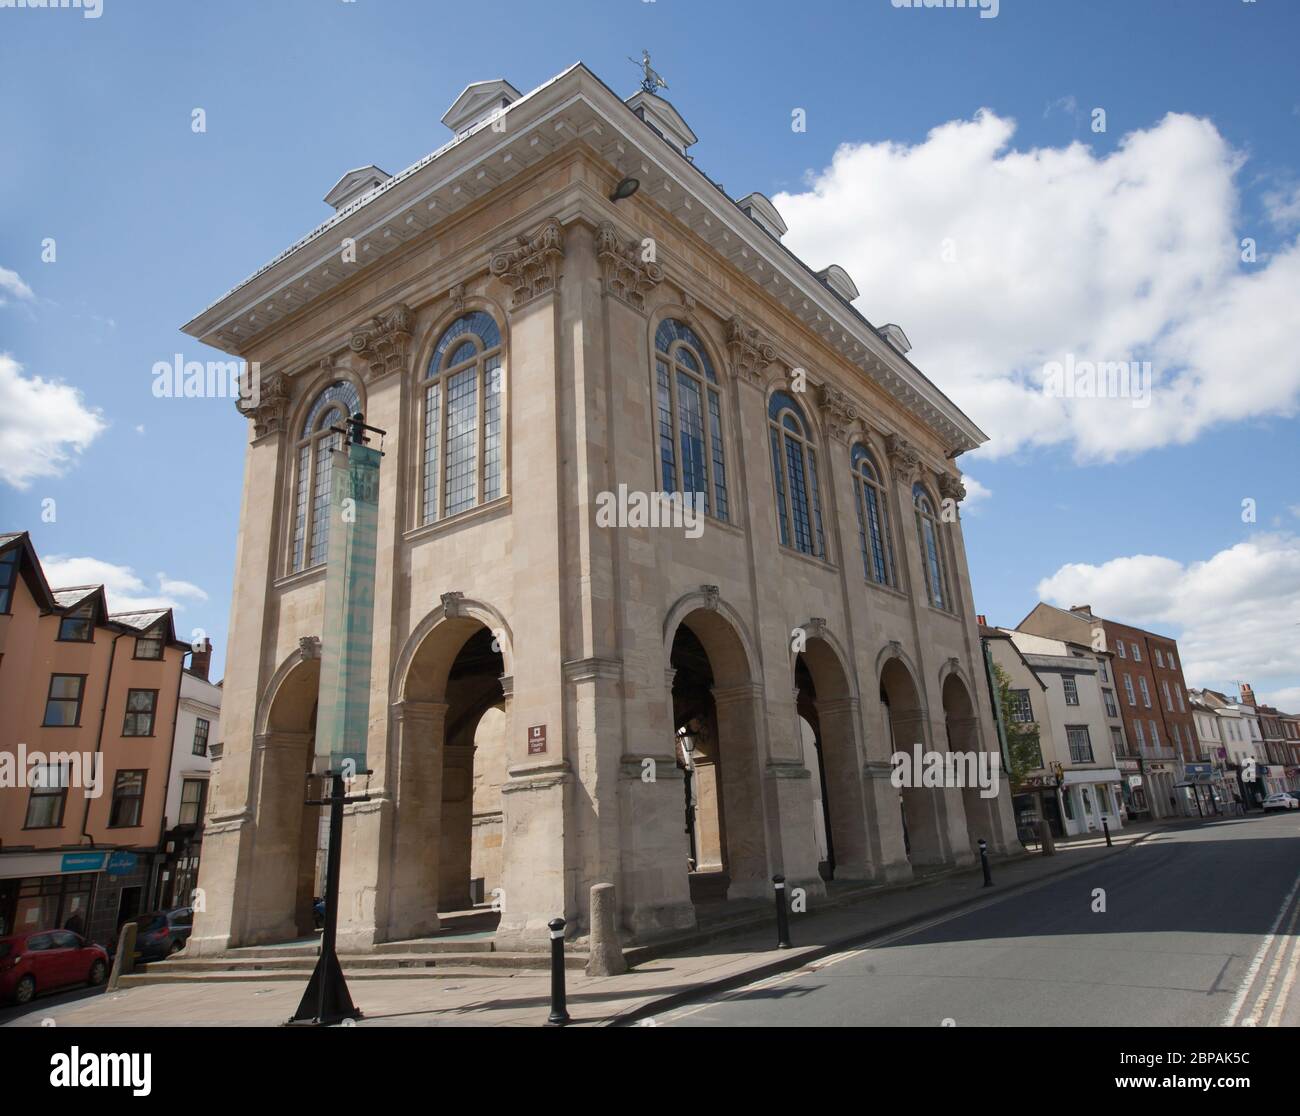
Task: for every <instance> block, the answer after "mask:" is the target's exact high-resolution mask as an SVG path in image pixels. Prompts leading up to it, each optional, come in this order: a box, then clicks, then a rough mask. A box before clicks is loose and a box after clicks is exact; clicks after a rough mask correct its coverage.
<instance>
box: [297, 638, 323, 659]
mask: <svg viewBox="0 0 1300 1116" xmlns="http://www.w3.org/2000/svg"><path fill="white" fill-rule="evenodd" d="M298 654H299V655H301V656H302V657H303V660H304V661H307V660H310V659H319V658H320V636H300V637H299V638H298Z"/></svg>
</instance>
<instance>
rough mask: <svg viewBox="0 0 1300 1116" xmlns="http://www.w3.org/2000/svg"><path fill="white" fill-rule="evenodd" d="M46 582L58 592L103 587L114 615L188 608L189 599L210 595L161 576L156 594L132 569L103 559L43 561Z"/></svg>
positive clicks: (59, 557)
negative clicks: (186, 604)
mask: <svg viewBox="0 0 1300 1116" xmlns="http://www.w3.org/2000/svg"><path fill="white" fill-rule="evenodd" d="M41 568H42V569H43V570H44V571H45V580H46V581H48V582H49V583H50V587H51V588H54V589H59V588H62V587H63V586H68V585H102V586H103V587H104V592H105V593H106V594H107V596H108V608H109V611H110V612H139V611H144V610H146V609H151V608H174V609H177V610H178V611H179V610H181V609H183V608H184V607H185V606H184V604H183V603H182V601H183V600H185V599H190V600H198V601H206V600H207V599H208V595H207V593H205V592H204V591H203V590H202V589H200V588H199V587H198V586H197V585H194V584H193V583H192V582H188V581H177V580H174V579H172V578H169V577H168V576H167V575H166V574H163V573H160V574H158V575H156V576H157V580H158V588H157V591H154V590H152V589H151V588H150V586H149V585H148V584H147V583H146V582H145V581H144V579H143V578H141V577H140V576H139V575H138V574H137V573H136V572H135V570H134V569H132V568H131V567H130V566H118V565H114V564H113V563H112V562H105V561H103V560H101V559H99V558H89V557H71V556H68V555H63V554H55V555H51V556H50V557H48V558H42V559H41Z"/></svg>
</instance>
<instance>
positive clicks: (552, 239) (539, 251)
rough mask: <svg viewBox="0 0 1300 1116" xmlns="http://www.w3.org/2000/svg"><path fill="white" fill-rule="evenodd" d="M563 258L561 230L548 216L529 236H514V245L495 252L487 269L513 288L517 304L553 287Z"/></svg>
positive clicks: (553, 288)
mask: <svg viewBox="0 0 1300 1116" xmlns="http://www.w3.org/2000/svg"><path fill="white" fill-rule="evenodd" d="M563 258H564V230H563V229H562V228H561V227H560V222H559V221H557V220H555V219H554V218H551V219H550V220H549V221H547V222H546V223H545V224H544V225H542V227H541V228H540V229H538V231H537V232H535V233H534V234H533V235H532V236H520V237H516V238H515V244H514V247H512V248H505V249H502V250H501V251H500V252H497V253H496V254H494V255H493V257H492V261H491V264H490V265H489V268H490V270H491V272H492V274H493V275H495V276H496V277H497V278H498V279H500V280H501V281H502V282H503V283H505V284H507V285H508V286H509V287H510V289H511V290H512V291H514V296H515V299H514V305H515V306H516V307H518V306H522V305H523V304H524V303H525V302H528V301H530V300H531V299H534V298H536V297H537V296H538V295H542V294H545V293H546V292H547V291H553V290H555V284H556V282H557V280H558V279H559V275H560V260H562V259H563Z"/></svg>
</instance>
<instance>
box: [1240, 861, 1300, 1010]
mask: <svg viewBox="0 0 1300 1116" xmlns="http://www.w3.org/2000/svg"><path fill="white" fill-rule="evenodd" d="M1297 891H1300V875H1298V876H1296V880H1295V883H1293V884H1292V885H1291V890H1290V891H1288V892H1287V895H1286V898H1285V899H1283V900H1282V906H1281V907H1280V908H1278V912H1277V917H1276V918H1275V919H1274V920H1273V925H1272V926H1270V927H1269V931H1268V934H1267V935H1266V936H1265V938H1264V940H1263V942H1261V943H1260V946H1259V949H1258V950H1257V951H1256V953H1255V957H1254V959H1253V960H1252V961H1251V963H1250V968H1249V969H1247V970H1246V976H1245V979H1244V980H1243V981H1242V982H1241V987H1240V988H1239V989H1237V994H1236V996H1234V997H1233V1000H1232V1004H1231V1006H1230V1007H1229V1008H1228V1014H1227V1015H1226V1016H1225V1017H1224V1020H1223V1026H1225V1027H1235V1026H1236V1025H1237V1017H1238V1016H1239V1015H1240V1014H1241V1009H1242V1007H1243V1006H1244V1004H1245V1003H1246V998H1247V997H1248V996H1249V995H1250V990H1251V987H1252V986H1253V985H1254V983H1255V979H1256V977H1258V976H1259V970H1260V969H1261V968H1262V967H1263V964H1264V958H1265V957H1267V956H1268V951H1269V950H1270V949H1271V948H1272V947H1273V940H1274V939H1275V938H1276V937H1277V930H1278V927H1279V926H1281V925H1282V920H1283V919H1284V918H1285V917H1286V912H1287V910H1288V909H1289V908H1290V906H1291V904H1292V902H1294V901H1295V897H1296V892H1297Z"/></svg>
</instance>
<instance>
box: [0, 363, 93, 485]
mask: <svg viewBox="0 0 1300 1116" xmlns="http://www.w3.org/2000/svg"><path fill="white" fill-rule="evenodd" d="M107 425H108V424H107V423H106V422H105V420H104V417H103V415H102V414H101V413H100V412H99V410H98V409H97V408H90V407H87V406H86V405H85V403H84V402H83V401H82V396H81V392H80V391H78V390H77V389H76V388H75V387H71V386H70V385H68V384H63V383H60V382H59V381H57V380H44V379H42V378H41V377H40V376H24V375H23V366H22V365H21V364H19V363H18V362H17V361H16V360H14V358H13V357H12V356H10V355H9V354H8V353H0V479H3V480H5V481H7V482H8V483H9V484H11V485H12V486H13V487H14V488H17V489H25V488H28V487H29V486H30V485H31V483H32V481H33V480H35V479H36V478H37V477H58V476H62V475H63V474H64V473H65V472H66V471H67V469H68V467H69V465H71V463H72V455H74V454H79V453H81V452H82V451H83V450H84V449H85V448H86V447H87V446H89V445H90V443H91V442H93V441H94V440H95V439H96V438H97V437H98V436H99V435H100V434H101V433H102V432H103V431H104V429H105V428H106V427H107Z"/></svg>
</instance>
